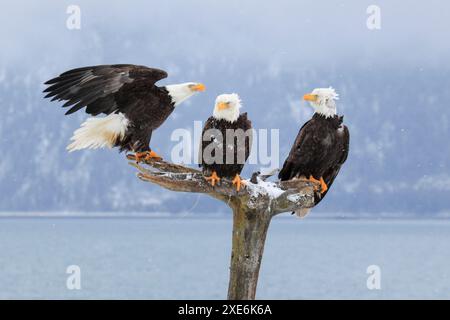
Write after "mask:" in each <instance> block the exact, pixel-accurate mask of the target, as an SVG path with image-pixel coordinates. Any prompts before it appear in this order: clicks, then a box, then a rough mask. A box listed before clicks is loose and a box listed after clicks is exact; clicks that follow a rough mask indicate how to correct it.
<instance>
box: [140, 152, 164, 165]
mask: <svg viewBox="0 0 450 320" xmlns="http://www.w3.org/2000/svg"><path fill="white" fill-rule="evenodd" d="M134 157H135V159H136V162H137V163H139V162H141V161H142V160H144V161H148V160H151V159H154V160H161V159H162V158H161V157H160V156H159V155H158V154H157V153H156V152H155V151H144V152H136V153H135V154H134Z"/></svg>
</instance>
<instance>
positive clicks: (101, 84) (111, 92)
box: [44, 64, 167, 115]
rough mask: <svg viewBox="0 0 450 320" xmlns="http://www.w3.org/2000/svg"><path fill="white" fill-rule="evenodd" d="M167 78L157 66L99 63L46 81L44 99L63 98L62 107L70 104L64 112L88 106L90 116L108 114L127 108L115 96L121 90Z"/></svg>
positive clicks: (139, 88)
mask: <svg viewBox="0 0 450 320" xmlns="http://www.w3.org/2000/svg"><path fill="white" fill-rule="evenodd" d="M166 77H167V73H166V72H165V71H163V70H160V69H154V68H148V67H145V66H137V65H132V64H115V65H98V66H90V67H83V68H77V69H72V70H69V71H67V72H64V73H62V74H61V75H59V76H58V77H56V78H53V79H51V80H49V81H47V82H46V83H45V84H46V85H48V86H49V87H48V88H47V89H45V90H44V92H46V93H47V95H46V96H45V98H50V97H52V101H54V100H58V101H66V103H65V104H64V105H63V107H71V108H70V109H69V110H68V111H67V112H66V114H71V113H74V112H75V111H77V110H79V109H82V108H83V107H84V106H87V108H86V112H87V113H89V114H92V115H98V114H100V113H105V114H110V113H112V112H114V111H116V110H119V111H122V110H123V109H125V108H126V107H127V105H126V101H121V99H118V93H119V92H120V91H121V90H127V91H128V92H130V93H133V92H136V91H145V90H150V89H151V88H152V87H153V86H154V84H155V83H156V82H157V81H159V80H161V79H164V78H166Z"/></svg>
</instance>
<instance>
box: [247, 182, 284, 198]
mask: <svg viewBox="0 0 450 320" xmlns="http://www.w3.org/2000/svg"><path fill="white" fill-rule="evenodd" d="M257 179H258V183H257V184H253V183H251V182H250V181H249V180H246V183H247V186H248V187H249V190H250V193H251V196H252V197H257V196H258V195H268V196H269V197H270V198H271V199H276V198H278V197H279V196H281V195H282V194H283V192H284V190H282V189H280V188H279V187H278V186H277V185H276V184H275V183H274V182H270V181H263V180H261V179H260V178H257Z"/></svg>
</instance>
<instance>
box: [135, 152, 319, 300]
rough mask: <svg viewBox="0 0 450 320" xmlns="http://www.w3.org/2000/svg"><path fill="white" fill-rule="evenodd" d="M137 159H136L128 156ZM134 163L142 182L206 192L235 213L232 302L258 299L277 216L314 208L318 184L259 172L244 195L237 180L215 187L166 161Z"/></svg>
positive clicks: (199, 175) (197, 173)
mask: <svg viewBox="0 0 450 320" xmlns="http://www.w3.org/2000/svg"><path fill="white" fill-rule="evenodd" d="M128 158H129V159H130V160H132V159H133V160H134V157H133V156H131V155H130V156H129V157H128ZM130 165H132V166H133V167H135V168H137V169H138V170H139V173H138V174H137V176H138V177H139V179H141V180H143V181H147V182H151V183H154V184H157V185H159V186H161V187H163V188H166V189H169V190H171V191H178V192H191V193H204V194H207V195H209V196H211V197H213V198H215V199H218V200H221V201H223V202H225V203H226V204H227V205H228V206H229V207H230V208H231V209H232V210H233V240H232V241H233V242H232V252H231V264H230V282H229V287H228V299H232V300H238V299H239V300H240V299H246V300H248V299H255V294H256V285H257V282H258V275H259V268H260V265H261V260H262V255H263V251H264V243H265V239H266V234H267V230H268V228H269V224H270V221H271V219H272V217H274V216H275V215H277V214H279V213H282V212H292V211H294V210H296V209H300V208H310V207H312V206H313V205H314V192H315V191H314V188H316V189H317V188H319V187H320V186H319V185H314V184H313V183H311V182H310V181H308V180H306V179H296V180H291V181H284V182H276V183H274V182H267V181H265V179H266V178H268V176H260V175H259V173H255V174H253V176H252V178H251V179H250V180H245V187H244V188H243V189H241V190H240V191H239V192H236V190H235V189H234V188H233V186H232V182H231V181H229V180H226V179H221V181H220V184H219V185H216V186H214V187H212V186H211V185H210V184H209V183H208V182H207V181H206V180H205V179H204V177H203V175H202V172H201V171H199V170H197V169H193V168H189V167H185V166H181V165H176V164H172V163H169V162H165V161H162V160H150V161H146V162H145V163H140V164H137V163H135V162H134V161H133V162H130Z"/></svg>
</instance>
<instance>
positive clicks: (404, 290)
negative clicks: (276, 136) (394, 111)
mask: <svg viewBox="0 0 450 320" xmlns="http://www.w3.org/2000/svg"><path fill="white" fill-rule="evenodd" d="M230 233H231V220H229V219H186V218H184V219H182V218H171V219H106V218H105V219H74V218H29V219H28V218H26V219H19V218H17V219H0V253H1V254H0V268H1V271H0V298H3V299H5V298H43V299H47V298H74V299H76V298H140V299H153V298H162V299H166V298H171V299H174V298H187V299H202V298H210V299H220V298H225V297H226V290H227V278H228V263H229V254H230V241H231V238H230ZM69 265H78V266H80V268H81V286H82V288H81V290H78V291H76V290H68V289H67V288H66V279H67V276H68V275H67V274H66V268H67V266H69ZM369 265H378V266H379V267H380V268H381V290H368V289H367V286H366V280H367V277H368V274H366V269H367V267H368V266H369ZM258 297H259V298H275V299H282V298H289V299H296V298H368V299H377V298H447V299H449V298H450V222H448V221H445V220H434V221H423V220H416V221H412V220H404V221H389V220H384V221H375V220H365V221H363V220H362V221H355V220H314V219H305V220H299V219H295V218H276V219H275V220H274V221H273V223H272V225H271V229H270V230H269V236H268V241H267V245H266V251H265V255H264V260H263V265H262V269H261V274H260V283H259V290H258Z"/></svg>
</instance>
